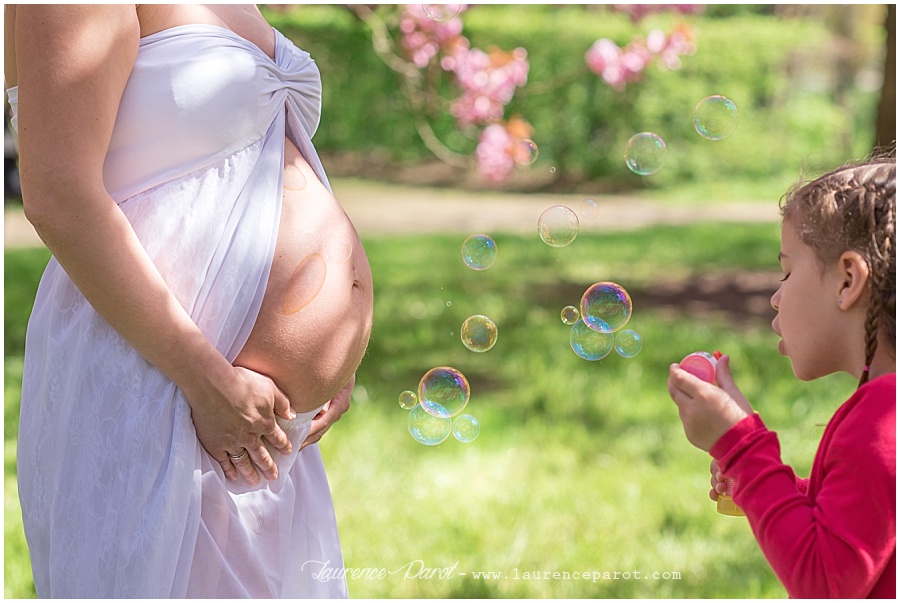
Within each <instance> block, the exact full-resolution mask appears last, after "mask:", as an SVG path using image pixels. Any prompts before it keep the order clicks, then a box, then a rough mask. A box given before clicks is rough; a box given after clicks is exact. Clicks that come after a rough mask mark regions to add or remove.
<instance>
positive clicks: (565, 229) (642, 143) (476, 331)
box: [399, 4, 738, 446]
mask: <svg viewBox="0 0 900 603" xmlns="http://www.w3.org/2000/svg"><path fill="white" fill-rule="evenodd" d="M459 6H460V5H452V4H451V5H443V4H423V5H422V8H423V9H424V11H425V14H426V15H427V16H428V17H429V18H431V19H434V20H435V21H446V20H449V19H452V18H454V17H455V16H456V15H457V14H458V13H459ZM737 121H738V111H737V107H736V106H735V104H734V103H733V102H732V101H731V99H729V98H727V97H725V96H720V95H714V96H709V97H707V98H704V99H703V100H701V101H700V102H699V103H697V105H696V107H695V108H694V113H693V125H694V129H695V130H696V132H697V133H698V134H699V135H700V136H702V137H704V138H706V139H708V140H721V139H723V138H726V137H728V136H730V135H731V134H732V132H734V130H735V128H736V127H737ZM667 152H668V147H667V145H666V142H665V141H664V140H663V139H662V137H661V136H659V135H658V134H656V133H653V132H640V133H638V134H635V135H634V136H632V137H631V139H630V140H629V141H628V143H627V145H626V148H625V163H626V165H627V166H628V169H630V170H631V171H632V172H634V173H635V174H638V175H642V176H646V175H650V174H653V173H655V172H656V171H658V170H659V169H660V168H661V167H662V165H663V163H664V162H665V159H666V153H667ZM513 158H514V160H515V161H516V163H517V164H519V165H531V164H533V163H534V162H535V161H536V160H537V158H538V147H537V145H536V144H535V143H534V141H532V140H530V139H522V140H519V141H518V142H517V143H516V145H515V147H514V149H513ZM552 171H555V169H554V168H551V172H552ZM598 213H599V205H598V203H597V202H596V201H595V200H593V199H586V200H585V201H584V202H583V203H582V206H581V214H582V216H583V217H585V218H593V217H596V215H597V214H598ZM579 228H580V223H579V220H578V215H577V214H576V213H575V212H574V211H573V210H572V209H570V208H568V207H566V206H564V205H554V206H553V207H550V208H548V209H546V210H545V211H544V212H543V213H541V215H540V217H539V218H538V234H539V235H540V238H541V240H542V241H543V242H544V243H546V244H547V245H549V246H551V247H566V246H568V245H570V244H571V243H572V242H573V241H574V240H575V238H576V237H577V236H578V231H579ZM497 255H498V249H497V243H496V241H494V239H493V238H491V237H490V236H488V235H486V234H473V235H471V236H469V237H468V238H466V240H465V241H464V242H463V244H462V259H463V263H464V264H465V265H466V266H467V267H468V268H471V269H472V270H476V271H483V270H487V269H489V268H490V267H491V266H493V265H494V263H495V262H496V260H497ZM447 305H448V306H449V305H450V302H447ZM632 310H633V307H632V301H631V296H630V295H629V294H628V291H626V290H625V288H624V287H622V286H621V285H619V284H618V283H614V282H612V281H603V282H598V283H594V284H593V285H591V286H590V287H588V288H587V289H586V290H585V292H584V294H583V295H582V296H581V301H580V302H579V304H578V306H574V305H572V306H566V307H564V308H563V309H562V311H561V312H560V319H561V320H562V322H563V324H565V325H567V326H570V327H571V331H570V334H569V344H570V346H571V348H572V350H573V351H574V352H575V353H576V354H577V355H578V356H579V357H581V358H584V359H585V360H591V361H596V360H601V359H602V358H605V357H607V356H608V355H609V354H610V353H611V352H612V350H615V351H616V353H617V354H619V355H620V356H622V357H623V358H634V357H635V356H637V355H638V354H639V353H640V351H641V347H642V345H643V342H642V340H641V336H640V334H639V333H638V332H637V331H635V330H633V329H625V328H623V327H624V326H625V325H626V324H627V323H628V321H629V320H630V319H631V315H632ZM497 333H498V332H497V325H496V324H495V323H494V321H492V320H491V319H490V318H488V317H487V316H484V315H483V314H474V315H472V316H470V317H469V318H467V319H466V320H465V321H464V322H463V324H462V327H461V328H460V338H461V340H462V343H463V345H464V346H465V347H466V348H467V349H468V350H470V351H472V352H477V353H484V352H487V351H488V350H490V349H491V348H493V347H494V344H496V343H497ZM469 396H470V389H469V382H468V380H467V379H466V377H465V375H463V374H462V372H461V371H459V370H458V369H455V368H453V367H449V366H440V367H436V368H433V369H431V370H429V371H428V372H426V373H425V375H423V377H422V379H421V380H420V381H419V387H418V391H417V392H414V391H411V390H406V391H404V392H402V393H401V394H400V397H399V403H400V407H401V408H403V409H404V410H408V411H409V416H408V421H407V423H408V429H409V433H410V435H411V436H412V437H413V438H414V439H415V440H416V441H418V442H420V443H422V444H425V445H427V446H435V445H437V444H440V443H441V442H444V441H445V440H447V438H449V437H450V434H451V433H452V434H453V436H454V437H455V438H456V439H457V440H459V441H460V442H466V443H467V442H472V441H473V440H475V439H476V438H477V437H478V434H479V431H480V424H479V422H478V419H476V418H475V417H474V416H472V415H471V414H468V413H463V411H464V410H465V408H466V407H467V405H468V403H469Z"/></svg>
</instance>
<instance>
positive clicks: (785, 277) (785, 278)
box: [781, 272, 791, 283]
mask: <svg viewBox="0 0 900 603" xmlns="http://www.w3.org/2000/svg"><path fill="white" fill-rule="evenodd" d="M790 275H791V273H790V272H788V273H787V274H785V275H784V278H782V279H781V282H782V283H783V282H784V281H786V280H787V279H788V277H789V276H790Z"/></svg>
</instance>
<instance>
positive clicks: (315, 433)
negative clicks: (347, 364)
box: [300, 373, 356, 450]
mask: <svg viewBox="0 0 900 603" xmlns="http://www.w3.org/2000/svg"><path fill="white" fill-rule="evenodd" d="M355 383H356V374H355V373H354V374H353V376H352V377H350V381H348V382H347V384H346V385H345V386H344V387H342V388H341V391H339V392H338V393H337V395H336V396H335V397H334V398H332V399H331V400H330V401H329V402H328V404H326V405H325V408H323V409H322V410H320V411H319V413H318V414H317V415H316V416H315V417H313V420H312V427H311V428H310V430H309V435H308V436H306V439H305V440H303V443H302V444H300V450H303V449H304V448H306V447H307V446H309V445H310V444H315V443H316V442H318V441H319V440H321V439H322V436H323V435H325V432H326V431H328V430H329V429H330V428H331V426H332V425H334V424H335V423H337V421H338V419H340V418H341V416H342V415H343V414H344V413H345V412H347V411H348V410H350V394H352V393H353V386H354V384H355Z"/></svg>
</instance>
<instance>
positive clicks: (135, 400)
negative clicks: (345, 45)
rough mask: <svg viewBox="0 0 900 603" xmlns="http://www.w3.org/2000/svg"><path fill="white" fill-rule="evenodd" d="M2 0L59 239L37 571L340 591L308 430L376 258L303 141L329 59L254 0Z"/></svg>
mask: <svg viewBox="0 0 900 603" xmlns="http://www.w3.org/2000/svg"><path fill="white" fill-rule="evenodd" d="M5 10H6V13H5V44H6V48H5V61H4V63H5V72H6V83H7V85H8V86H10V89H9V90H8V91H7V93H8V96H9V99H10V104H11V107H12V109H13V124H14V126H16V127H17V129H18V137H19V138H18V143H19V153H20V172H21V180H22V191H23V203H24V206H25V213H26V216H27V217H28V218H29V220H30V221H31V222H32V224H33V225H34V227H35V229H36V230H37V232H38V233H39V234H40V236H41V238H42V239H43V240H44V242H45V243H46V245H47V247H48V248H49V249H50V251H51V252H52V254H53V258H52V259H51V261H50V263H49V265H48V266H47V269H46V271H45V273H44V276H43V278H42V280H41V284H40V287H39V289H38V293H37V297H36V300H35V304H34V310H33V312H32V315H31V318H30V320H29V325H28V334H27V340H26V353H25V368H24V374H23V385H22V408H21V419H20V425H19V440H18V442H19V444H18V481H19V496H20V499H21V503H22V513H23V521H24V526H25V535H26V538H27V541H28V546H29V550H30V553H31V560H32V566H33V571H34V580H35V586H36V589H37V593H38V595H39V596H41V597H91V598H93V597H98V598H100V597H102V598H107V597H109V598H112V597H147V598H157V597H209V598H211V597H260V598H263V597H341V596H346V595H347V592H346V583H345V582H344V581H343V580H335V581H330V582H321V581H318V580H316V579H314V576H313V574H314V573H315V570H316V569H318V568H321V567H323V564H327V565H328V566H329V567H335V566H338V567H340V566H341V565H342V560H341V551H340V545H339V541H338V535H337V528H336V523H335V517H334V511H333V508H332V503H331V495H330V492H329V489H328V483H327V480H326V477H325V473H324V469H323V466H322V460H321V457H320V455H319V451H318V447H317V446H316V445H315V444H314V442H315V441H316V440H317V439H318V437H320V436H321V433H322V431H323V430H324V429H326V428H327V427H328V425H330V424H331V423H332V422H333V421H334V420H336V419H337V418H338V417H339V416H340V414H341V413H342V412H343V411H344V410H346V408H347V406H348V404H349V395H350V391H351V390H352V387H353V383H354V376H355V371H356V368H357V366H358V365H359V362H360V361H361V359H362V356H363V354H364V352H365V349H366V345H367V342H368V338H369V333H370V330H371V320H372V279H371V273H370V271H369V266H368V262H367V260H366V256H365V252H364V250H363V247H362V245H361V243H360V241H359V238H358V236H357V234H356V231H355V229H354V228H353V226H352V224H351V223H350V221H349V219H348V218H347V216H346V214H345V213H344V211H343V209H342V208H341V206H340V204H339V203H338V202H337V201H336V200H335V198H334V196H333V195H332V193H331V189H330V186H329V184H328V180H327V178H326V176H325V173H324V171H323V169H322V165H321V163H320V162H319V159H318V156H317V154H316V151H315V148H314V147H313V145H312V142H311V137H312V135H313V134H314V132H315V130H316V128H317V126H318V120H319V109H320V92H321V87H320V80H319V74H318V70H317V68H316V65H315V63H314V62H313V61H312V59H311V58H310V56H309V55H308V54H307V53H306V52H303V51H302V50H300V49H298V48H297V47H296V46H294V45H293V44H292V43H291V42H290V41H289V40H288V39H286V38H285V37H284V36H283V35H282V34H280V33H279V32H277V31H276V30H274V29H273V28H271V27H270V26H269V25H268V24H267V23H266V22H265V20H264V19H263V17H262V15H261V14H260V13H259V12H258V10H257V9H256V8H255V7H254V6H252V5H249V6H240V5H138V6H135V5H81V6H79V5H19V6H13V5H7V6H6V7H5ZM311 430H312V431H313V433H312V434H310V431H311ZM304 442H305V443H306V444H310V443H312V444H311V445H304ZM301 448H302V450H301ZM260 473H261V474H262V477H260V475H259V474H260Z"/></svg>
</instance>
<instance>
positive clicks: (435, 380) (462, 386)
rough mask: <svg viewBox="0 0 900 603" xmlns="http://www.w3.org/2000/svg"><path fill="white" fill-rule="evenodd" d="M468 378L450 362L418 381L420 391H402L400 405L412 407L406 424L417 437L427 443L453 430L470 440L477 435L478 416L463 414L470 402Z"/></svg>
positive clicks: (443, 437)
mask: <svg viewBox="0 0 900 603" xmlns="http://www.w3.org/2000/svg"><path fill="white" fill-rule="evenodd" d="M469 394H470V390H469V381H468V380H467V379H466V376H465V375H463V374H462V372H461V371H459V370H458V369H455V368H453V367H451V366H439V367H436V368H433V369H431V370H429V371H428V372H427V373H425V374H424V375H423V376H422V379H421V380H420V381H419V389H418V393H416V392H414V391H411V390H406V391H404V392H402V393H401V394H400V398H399V402H400V407H401V408H403V409H405V410H408V411H409V416H408V418H407V428H408V430H409V434H410V435H411V436H412V437H413V439H414V440H416V441H417V442H419V443H420V444H424V445H426V446H437V445H438V444H440V443H441V442H443V441H444V440H446V439H447V438H448V437H450V434H451V433H452V434H453V437H455V438H456V439H457V440H459V441H460V442H463V443H469V442H472V441H474V440H475V438H477V437H478V433H479V431H480V430H481V426H480V424H479V423H478V419H476V418H475V417H474V416H472V415H470V414H464V413H463V410H465V408H466V406H467V405H468V404H469Z"/></svg>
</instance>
